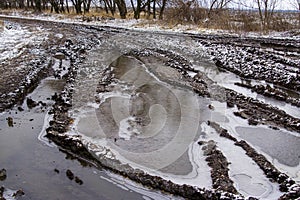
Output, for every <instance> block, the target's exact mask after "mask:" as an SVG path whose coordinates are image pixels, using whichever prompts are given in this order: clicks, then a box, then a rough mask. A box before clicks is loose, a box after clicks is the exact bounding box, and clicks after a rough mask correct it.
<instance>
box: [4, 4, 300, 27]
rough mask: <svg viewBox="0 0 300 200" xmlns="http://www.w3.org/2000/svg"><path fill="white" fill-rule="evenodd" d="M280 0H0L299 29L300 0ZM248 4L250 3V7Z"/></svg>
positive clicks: (59, 9)
mask: <svg viewBox="0 0 300 200" xmlns="http://www.w3.org/2000/svg"><path fill="white" fill-rule="evenodd" d="M279 3H280V1H279V0H241V1H235V0H2V1H0V9H2V10H3V9H21V10H32V11H34V12H37V13H42V12H52V13H61V14H66V15H70V14H76V15H83V16H84V17H85V19H86V20H90V21H91V20H94V19H96V17H97V16H100V15H103V14H105V15H106V16H111V17H113V18H121V19H126V18H134V19H140V18H143V19H149V20H150V19H157V20H158V21H162V22H166V23H169V24H171V25H174V24H175V25H176V24H196V25H198V26H200V27H203V28H214V29H226V30H233V31H246V32H249V31H262V32H268V31H288V30H293V29H300V0H286V3H287V4H289V5H290V7H291V8H293V10H289V11H282V10H278V4H279ZM250 5H251V6H250Z"/></svg>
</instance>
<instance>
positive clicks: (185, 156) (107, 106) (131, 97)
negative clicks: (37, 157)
mask: <svg viewBox="0 0 300 200" xmlns="http://www.w3.org/2000/svg"><path fill="white" fill-rule="evenodd" d="M160 66H161V67H160ZM112 67H113V70H114V74H115V77H116V78H117V79H118V80H119V83H118V84H116V85H114V88H113V90H112V91H110V92H107V93H103V94H101V95H100V96H99V98H100V100H101V101H100V102H101V103H100V105H99V106H98V107H97V106H96V109H94V110H93V108H92V107H90V109H87V108H86V107H84V109H82V110H81V112H80V111H79V113H80V114H77V116H79V118H80V119H79V120H78V122H77V127H76V125H75V126H74V127H73V128H74V129H73V130H72V131H76V130H77V131H78V132H80V133H81V134H82V135H84V136H86V137H88V138H87V140H89V141H90V142H91V143H94V144H96V145H100V146H101V145H102V146H103V145H104V146H106V147H108V148H109V149H110V151H112V154H110V156H113V157H114V158H115V159H117V160H121V161H122V162H123V163H129V164H130V165H132V166H134V167H138V168H140V169H144V170H146V171H147V172H151V173H154V174H159V175H160V176H162V177H168V179H171V180H173V181H174V182H180V183H182V181H183V180H184V181H183V182H184V183H189V184H191V185H197V186H203V187H206V188H210V187H211V180H210V178H209V168H208V167H207V165H206V164H205V162H204V159H205V157H202V158H194V153H193V152H194V151H198V150H199V148H197V147H196V146H194V145H193V144H194V142H195V140H196V135H197V134H198V132H199V120H200V113H201V112H200V108H202V107H206V104H205V103H204V101H203V102H201V101H199V99H198V97H197V95H195V94H194V93H193V92H192V91H190V90H187V89H186V88H184V87H176V86H174V85H170V84H168V82H169V81H170V82H180V80H179V77H180V76H179V75H178V72H177V71H176V70H175V71H173V72H171V71H172V70H170V71H168V74H169V76H164V73H166V72H167V71H166V69H164V66H163V65H162V64H161V65H157V62H153V63H152V64H151V63H147V65H145V64H143V63H142V62H140V61H139V60H137V59H135V58H132V57H127V56H121V57H119V58H118V59H117V60H116V61H115V62H113V63H112ZM170 73H173V74H174V76H171V75H170ZM162 80H164V81H162ZM204 105H205V106H204ZM88 110H89V111H88ZM95 116H96V117H97V118H96V119H95ZM97 122H98V126H97V128H95V125H96V124H97ZM196 145H197V144H196ZM96 149H97V148H94V149H91V151H94V152H96V151H97V150H96ZM98 151H99V150H98ZM175 152H176V153H175ZM96 155H97V153H96ZM100 155H101V154H100ZM199 166H203V168H202V167H201V168H200V167H199ZM204 172H205V173H204ZM196 183H197V184H196Z"/></svg>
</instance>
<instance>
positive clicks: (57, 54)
mask: <svg viewBox="0 0 300 200" xmlns="http://www.w3.org/2000/svg"><path fill="white" fill-rule="evenodd" d="M53 57H54V58H56V59H59V60H64V59H65V58H66V56H65V54H63V53H61V52H58V53H56V54H55V55H54V56H53Z"/></svg>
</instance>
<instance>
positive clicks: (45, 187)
mask: <svg viewBox="0 0 300 200" xmlns="http://www.w3.org/2000/svg"><path fill="white" fill-rule="evenodd" d="M64 84H65V82H64V81H63V80H57V79H54V78H47V79H44V80H42V81H41V83H40V85H39V86H38V87H37V88H36V89H35V90H34V91H33V92H32V93H31V94H29V95H28V98H31V99H33V100H34V101H37V102H39V101H42V102H45V103H46V104H47V106H46V107H42V106H37V107H34V108H32V109H28V107H27V106H26V103H24V104H23V105H22V107H23V109H24V111H19V110H18V109H13V110H11V111H10V112H5V113H1V114H0V116H1V118H0V152H1V154H0V163H1V168H5V169H6V170H7V178H6V179H5V180H4V181H1V185H3V186H4V187H5V188H7V190H5V197H7V198H8V199H10V197H11V196H12V194H13V193H14V192H15V191H16V190H18V189H22V190H23V191H24V192H25V195H24V196H23V197H22V199H95V198H101V199H112V198H113V199H119V198H120V196H121V197H122V198H126V199H145V198H148V199H169V197H166V196H165V195H163V194H160V193H158V192H154V191H152V190H150V189H146V188H143V187H142V186H140V185H138V184H135V183H132V182H130V181H128V180H125V179H124V178H123V177H120V176H117V175H112V174H110V173H108V172H106V171H102V170H99V169H97V168H94V167H92V166H88V165H86V164H85V165H82V164H84V163H80V162H78V161H77V160H76V159H75V160H74V158H70V157H69V156H67V155H66V154H64V153H62V152H60V151H59V150H58V148H57V147H55V148H53V146H51V145H50V146H49V141H48V140H47V139H45V138H43V135H41V133H43V132H44V130H45V128H46V127H47V126H48V123H49V117H50V118H51V116H50V115H48V114H46V113H47V107H49V106H50V105H51V104H53V101H52V100H51V96H52V95H53V94H54V93H55V92H60V91H61V90H62V88H63V86H64ZM8 117H11V118H12V119H13V127H10V126H8V123H7V120H6V119H7V118H8ZM38 139H39V140H38ZM67 170H72V172H73V173H74V174H75V175H76V176H78V177H79V178H80V179H81V180H82V181H83V184H82V185H80V184H77V183H76V182H75V181H71V180H70V179H69V178H68V177H67V176H66V171H67ZM8 188H11V189H14V190H9V189H8Z"/></svg>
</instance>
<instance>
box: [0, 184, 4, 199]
mask: <svg viewBox="0 0 300 200" xmlns="http://www.w3.org/2000/svg"><path fill="white" fill-rule="evenodd" d="M4 190H5V188H4V187H3V186H1V187H0V199H1V197H3V193H4Z"/></svg>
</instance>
